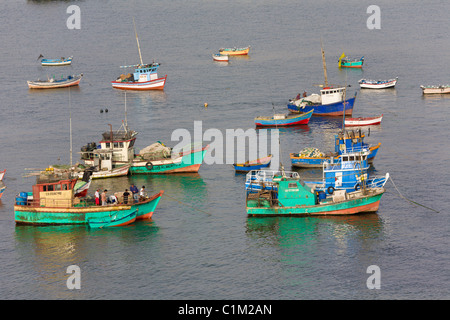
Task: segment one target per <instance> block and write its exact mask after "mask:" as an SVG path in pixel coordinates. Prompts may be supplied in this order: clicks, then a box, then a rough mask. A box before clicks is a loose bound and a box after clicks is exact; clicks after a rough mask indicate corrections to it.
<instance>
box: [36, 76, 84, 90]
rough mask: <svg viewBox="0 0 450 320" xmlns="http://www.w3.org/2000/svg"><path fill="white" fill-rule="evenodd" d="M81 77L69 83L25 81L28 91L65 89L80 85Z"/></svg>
mask: <svg viewBox="0 0 450 320" xmlns="http://www.w3.org/2000/svg"><path fill="white" fill-rule="evenodd" d="M80 81H81V77H80V78H76V79H74V80H70V81H61V82H59V81H55V82H49V81H27V84H28V88H30V89H56V88H67V87H73V86H77V85H79V84H80Z"/></svg>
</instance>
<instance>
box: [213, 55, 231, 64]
mask: <svg viewBox="0 0 450 320" xmlns="http://www.w3.org/2000/svg"><path fill="white" fill-rule="evenodd" d="M212 58H213V60H214V61H219V62H228V60H229V56H228V55H227V54H221V53H215V54H213V55H212Z"/></svg>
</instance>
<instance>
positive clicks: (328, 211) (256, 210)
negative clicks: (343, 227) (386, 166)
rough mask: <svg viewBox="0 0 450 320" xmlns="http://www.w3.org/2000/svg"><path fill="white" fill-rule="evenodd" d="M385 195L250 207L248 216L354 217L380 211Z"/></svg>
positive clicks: (381, 193)
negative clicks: (291, 204)
mask: <svg viewBox="0 0 450 320" xmlns="http://www.w3.org/2000/svg"><path fill="white" fill-rule="evenodd" d="M383 193H384V189H383V191H382V192H380V193H377V194H375V195H370V196H366V197H363V198H357V199H350V200H345V201H342V202H336V203H330V204H319V205H312V206H295V207H278V206H276V207H249V206H248V205H247V214H248V216H303V217H305V216H334V215H338V216H341V215H352V214H358V213H368V212H376V211H378V208H379V205H380V200H381V196H382V195H383Z"/></svg>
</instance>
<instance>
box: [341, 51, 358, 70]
mask: <svg viewBox="0 0 450 320" xmlns="http://www.w3.org/2000/svg"><path fill="white" fill-rule="evenodd" d="M363 64H364V57H361V58H359V59H351V58H349V57H346V56H345V53H342V55H341V56H340V57H339V60H338V66H339V68H362V66H363Z"/></svg>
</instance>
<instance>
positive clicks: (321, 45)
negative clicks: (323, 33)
mask: <svg viewBox="0 0 450 320" xmlns="http://www.w3.org/2000/svg"><path fill="white" fill-rule="evenodd" d="M320 48H321V49H322V63H323V75H324V77H325V83H324V87H328V77H327V64H326V62H325V51H324V50H323V43H322V37H321V38H320Z"/></svg>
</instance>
